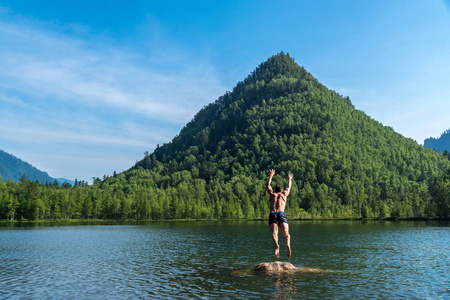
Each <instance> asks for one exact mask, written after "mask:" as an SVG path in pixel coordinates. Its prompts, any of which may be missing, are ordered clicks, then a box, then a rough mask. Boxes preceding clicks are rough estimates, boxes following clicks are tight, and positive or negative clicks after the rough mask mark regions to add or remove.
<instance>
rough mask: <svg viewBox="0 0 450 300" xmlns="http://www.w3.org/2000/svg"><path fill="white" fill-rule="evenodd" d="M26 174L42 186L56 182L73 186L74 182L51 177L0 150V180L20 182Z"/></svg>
mask: <svg viewBox="0 0 450 300" xmlns="http://www.w3.org/2000/svg"><path fill="white" fill-rule="evenodd" d="M24 174H25V176H26V178H27V179H28V180H30V181H36V180H37V181H39V182H40V183H42V184H45V183H54V182H55V180H56V181H57V182H58V183H59V184H63V183H64V182H67V183H70V184H73V182H72V181H70V180H67V179H64V178H56V179H55V178H53V177H51V176H49V175H48V173H47V172H44V171H41V170H39V169H37V168H36V167H34V166H32V165H31V164H29V163H27V162H25V161H23V160H21V159H20V158H17V157H15V156H14V155H12V154H9V153H7V152H5V151H3V150H0V179H1V180H11V181H16V182H18V181H20V180H21V179H22V176H23V175H24Z"/></svg>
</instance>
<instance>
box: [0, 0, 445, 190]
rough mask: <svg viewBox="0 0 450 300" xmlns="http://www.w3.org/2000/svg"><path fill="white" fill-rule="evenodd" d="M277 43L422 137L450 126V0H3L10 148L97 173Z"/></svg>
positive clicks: (59, 171)
mask: <svg viewBox="0 0 450 300" xmlns="http://www.w3.org/2000/svg"><path fill="white" fill-rule="evenodd" d="M280 51H284V52H288V53H289V54H290V56H291V57H293V58H294V60H295V61H296V62H297V63H298V64H299V65H300V66H303V67H304V68H305V69H306V70H307V71H308V72H310V73H311V74H312V75H313V76H314V77H316V78H317V79H318V80H319V81H320V82H321V83H322V84H324V85H326V86H327V87H328V88H330V89H332V90H335V91H337V92H339V93H340V94H342V95H343V96H348V97H349V98H350V100H351V101H352V103H353V104H354V106H355V107H356V108H357V109H359V110H362V111H364V112H365V113H366V114H367V115H369V116H370V117H372V118H373V119H375V120H377V121H379V122H381V123H382V124H383V125H385V126H391V127H393V128H394V130H395V131H397V132H399V133H400V134H402V135H403V136H405V137H407V138H411V139H414V140H415V141H417V143H419V144H423V141H424V139H426V138H429V137H439V136H440V135H441V133H443V132H444V131H445V130H446V129H449V128H450V118H449V113H450V1H449V0H446V1H444V0H440V1H438V0H427V1H424V0H371V1H360V0H342V1H337V0H321V1H315V0H289V1H287V0H280V1H264V0H260V1H245V0H239V1H237V0H227V1H209V0H208V1H195V0H191V1H180V0H174V1H162V0H161V1H152V0H147V1H144V0H127V1H118V0H117V1H116V0H109V1H102V0H77V1H71V0H28V1H25V0H0V149H1V150H4V151H6V152H8V153H10V154H13V155H15V156H16V157H18V158H20V159H22V160H24V161H26V162H28V163H30V164H32V165H33V166H35V167H37V168H38V169H40V170H42V171H46V172H47V173H49V175H50V176H52V177H54V178H67V179H70V180H75V179H77V180H79V181H81V180H84V181H87V182H89V183H91V182H92V178H93V177H100V178H102V177H103V175H112V174H113V172H114V171H116V172H122V171H124V170H126V169H128V168H130V167H131V166H133V165H134V163H135V162H136V161H137V160H140V159H142V158H143V156H144V152H145V151H149V152H150V153H151V152H153V150H154V149H155V147H156V145H157V144H163V143H167V142H170V141H171V140H172V138H173V137H174V136H175V135H177V134H178V133H179V132H180V130H181V129H182V128H183V126H184V125H185V124H186V123H187V122H189V121H190V120H191V119H192V118H193V117H194V116H195V114H196V113H197V112H198V111H199V110H200V109H201V108H202V107H204V106H205V105H207V104H209V103H211V102H213V101H215V100H216V99H217V98H218V97H219V96H221V95H223V94H224V93H225V92H227V91H230V90H232V89H233V87H234V86H235V85H236V83H237V82H239V81H242V80H243V79H244V78H245V77H247V75H248V74H250V73H251V72H252V71H253V70H254V69H255V68H256V67H257V66H258V65H259V64H260V63H262V62H263V61H265V60H267V59H268V58H269V57H270V56H272V55H274V54H277V53H279V52H280Z"/></svg>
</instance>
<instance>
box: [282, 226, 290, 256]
mask: <svg viewBox="0 0 450 300" xmlns="http://www.w3.org/2000/svg"><path fill="white" fill-rule="evenodd" d="M280 227H281V232H282V233H283V236H284V239H285V240H286V248H287V253H286V255H287V257H288V258H289V257H291V235H290V234H289V224H288V223H284V222H283V223H281V224H280Z"/></svg>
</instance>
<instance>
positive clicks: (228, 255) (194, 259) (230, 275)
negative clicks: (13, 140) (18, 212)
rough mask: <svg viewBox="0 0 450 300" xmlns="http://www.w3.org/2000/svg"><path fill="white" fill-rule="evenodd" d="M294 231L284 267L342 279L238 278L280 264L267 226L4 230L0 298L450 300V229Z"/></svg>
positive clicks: (348, 226) (396, 225)
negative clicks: (266, 264) (261, 265)
mask: <svg viewBox="0 0 450 300" xmlns="http://www.w3.org/2000/svg"><path fill="white" fill-rule="evenodd" d="M290 228H291V230H290V231H291V239H292V250H293V256H292V258H291V259H287V258H286V254H285V248H284V246H285V245H284V244H283V243H282V247H283V248H282V252H281V254H282V257H281V258H280V260H282V261H289V262H291V263H292V264H294V265H296V266H299V267H306V268H318V269H323V270H329V271H332V272H324V273H295V274H284V275H276V274H255V273H252V272H249V273H243V274H241V275H236V274H235V273H236V272H235V271H237V270H248V269H251V268H253V267H254V266H255V265H256V264H258V263H260V262H267V261H274V260H276V259H275V257H274V256H273V246H272V242H271V239H270V232H269V228H268V225H267V224H266V223H265V222H161V223H148V224H141V225H136V224H134V225H76V226H73V225H70V226H32V227H24V226H17V225H16V226H2V227H0V299H211V298H220V299H368V298H378V299H450V275H449V274H450V273H449V271H450V227H449V224H448V223H438V222H388V221H385V222H378V221H374V222H359V221H324V222H300V221H298V222H296V221H291V222H290ZM280 240H282V238H281V239H280Z"/></svg>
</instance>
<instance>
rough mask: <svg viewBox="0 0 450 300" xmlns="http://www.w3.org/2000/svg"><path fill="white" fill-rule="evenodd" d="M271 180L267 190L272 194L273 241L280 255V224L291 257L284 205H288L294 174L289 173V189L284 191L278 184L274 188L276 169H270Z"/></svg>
mask: <svg viewBox="0 0 450 300" xmlns="http://www.w3.org/2000/svg"><path fill="white" fill-rule="evenodd" d="M269 172H270V175H269V180H267V192H268V193H269V195H270V199H269V201H270V205H269V206H270V214H269V225H270V231H271V232H272V239H273V243H274V244H275V256H276V257H277V258H279V257H280V245H278V226H280V228H281V232H282V233H283V236H284V239H285V240H286V247H287V257H288V258H289V257H291V236H290V235H289V225H288V219H287V217H286V214H285V213H284V207H285V206H286V200H287V196H289V193H290V191H291V186H292V178H293V177H294V175H292V174H289V175H288V179H289V184H288V187H287V189H285V190H284V191H283V187H282V186H280V185H277V186H276V187H275V189H272V186H271V183H272V177H273V175H275V170H273V169H272V170H269Z"/></svg>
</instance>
